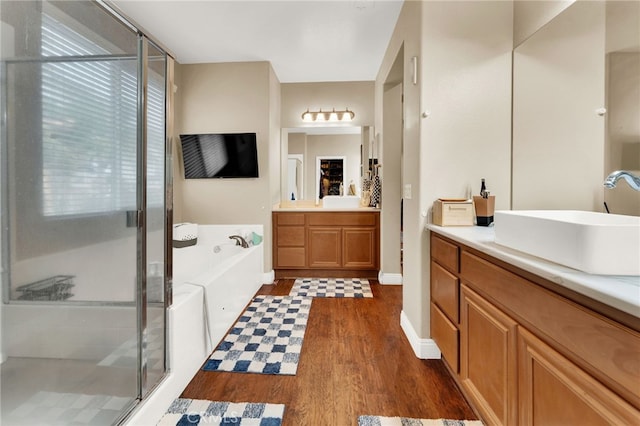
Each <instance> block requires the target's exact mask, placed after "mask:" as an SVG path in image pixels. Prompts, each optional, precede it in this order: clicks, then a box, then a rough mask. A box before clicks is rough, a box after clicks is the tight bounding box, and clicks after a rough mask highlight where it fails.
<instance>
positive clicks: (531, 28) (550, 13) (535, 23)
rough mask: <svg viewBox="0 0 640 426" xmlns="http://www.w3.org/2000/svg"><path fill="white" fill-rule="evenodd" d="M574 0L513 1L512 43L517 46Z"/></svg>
mask: <svg viewBox="0 0 640 426" xmlns="http://www.w3.org/2000/svg"><path fill="white" fill-rule="evenodd" d="M575 1H576V0H548V1H540V0H516V1H514V2H513V45H514V46H517V45H519V44H520V43H522V42H523V41H525V40H526V39H527V38H528V37H530V36H531V35H532V34H533V33H535V32H536V31H538V30H539V29H540V28H542V27H543V26H544V25H545V24H547V22H549V21H550V20H551V19H553V18H554V17H555V16H556V15H557V14H559V13H560V12H562V11H563V10H564V9H566V8H567V7H569V6H571V4H572V3H573V2H575Z"/></svg>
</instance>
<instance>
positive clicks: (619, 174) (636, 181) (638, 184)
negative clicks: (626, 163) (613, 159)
mask: <svg viewBox="0 0 640 426" xmlns="http://www.w3.org/2000/svg"><path fill="white" fill-rule="evenodd" d="M620 179H624V180H626V181H627V183H628V184H629V186H630V187H631V188H633V189H635V190H636V191H640V177H638V176H634V175H633V174H632V173H631V172H628V171H626V170H617V171H615V172H613V173H611V174H610V175H609V176H607V178H606V179H605V180H604V187H605V188H609V189H611V188H615V187H616V183H617V182H618V181H619V180H620Z"/></svg>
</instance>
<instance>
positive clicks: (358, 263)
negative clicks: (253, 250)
mask: <svg viewBox="0 0 640 426" xmlns="http://www.w3.org/2000/svg"><path fill="white" fill-rule="evenodd" d="M273 235H274V241H273V265H274V269H275V272H276V278H284V277H293V276H302V275H304V276H325V277H332V276H335V277H349V276H352V277H362V278H375V277H377V274H378V269H379V259H380V214H379V212H378V211H367V212H356V211H354V212H350V211H349V212H347V211H344V212H334V211H327V212H273Z"/></svg>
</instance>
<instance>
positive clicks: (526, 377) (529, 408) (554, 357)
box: [518, 327, 640, 426]
mask: <svg viewBox="0 0 640 426" xmlns="http://www.w3.org/2000/svg"><path fill="white" fill-rule="evenodd" d="M518 352H519V356H520V360H519V370H520V372H519V381H520V389H519V391H520V392H519V399H520V404H519V407H520V425H523V426H529V425H531V426H533V425H536V426H538V425H539V426H544V425H552V424H558V425H577V424H581V425H632V424H634V425H637V424H640V412H638V410H636V409H635V408H633V407H632V406H631V405H629V404H628V403H627V402H625V401H624V400H623V399H621V398H620V397H619V396H617V395H616V394H614V393H613V392H611V391H610V390H609V389H607V388H606V387H605V386H603V385H602V384H601V383H600V382H598V381H597V380H595V379H594V378H593V377H591V376H590V375H588V374H587V373H585V372H584V371H583V370H582V369H580V368H579V367H577V366H576V365H575V364H573V363H572V362H571V361H569V360H568V359H567V358H565V357H564V356H562V355H561V354H559V353H558V352H556V351H555V350H553V349H552V348H551V347H549V346H548V345H547V344H545V343H544V342H543V341H542V340H540V339H538V338H537V337H535V336H534V335H533V334H531V333H530V332H528V331H527V330H525V329H523V328H522V327H520V328H519V331H518Z"/></svg>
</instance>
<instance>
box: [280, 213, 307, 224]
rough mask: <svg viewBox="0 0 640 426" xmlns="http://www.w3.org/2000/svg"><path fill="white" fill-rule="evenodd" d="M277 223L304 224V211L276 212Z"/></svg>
mask: <svg viewBox="0 0 640 426" xmlns="http://www.w3.org/2000/svg"><path fill="white" fill-rule="evenodd" d="M275 217H276V225H304V213H275Z"/></svg>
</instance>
